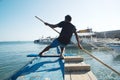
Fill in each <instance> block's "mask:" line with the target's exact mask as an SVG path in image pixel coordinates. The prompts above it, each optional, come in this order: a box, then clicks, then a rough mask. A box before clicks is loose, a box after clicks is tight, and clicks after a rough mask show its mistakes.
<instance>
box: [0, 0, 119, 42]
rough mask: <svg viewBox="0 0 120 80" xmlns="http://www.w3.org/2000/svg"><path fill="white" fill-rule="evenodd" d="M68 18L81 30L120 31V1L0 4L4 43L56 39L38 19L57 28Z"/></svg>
mask: <svg viewBox="0 0 120 80" xmlns="http://www.w3.org/2000/svg"><path fill="white" fill-rule="evenodd" d="M68 14H69V15H71V17H72V22H71V23H73V24H74V25H75V26H76V28H77V30H81V29H86V28H92V30H93V31H95V32H101V31H109V30H120V22H119V21H120V0H0V41H34V40H36V39H39V38H41V37H48V36H51V37H56V36H58V34H57V33H56V32H55V31H53V30H52V29H51V28H49V27H48V26H46V25H44V24H43V23H42V22H40V21H39V20H38V19H36V18H35V16H38V17H40V18H41V19H43V20H44V21H45V22H48V23H51V24H56V23H59V22H60V21H63V20H64V17H65V16H66V15H68ZM56 29H57V30H58V31H60V30H61V29H59V28H56Z"/></svg>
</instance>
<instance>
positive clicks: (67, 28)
mask: <svg viewBox="0 0 120 80" xmlns="http://www.w3.org/2000/svg"><path fill="white" fill-rule="evenodd" d="M71 19H72V18H71V16H70V15H66V16H65V20H64V21H61V22H60V23H58V24H49V23H46V22H45V25H47V26H49V27H51V28H56V27H60V28H62V30H61V33H60V35H59V37H58V38H56V39H55V40H54V41H53V42H52V43H51V44H50V45H48V46H47V47H46V48H45V49H44V50H43V51H42V52H40V53H39V56H41V55H42V54H43V53H44V52H45V51H48V50H49V49H50V48H54V47H58V46H60V49H61V54H60V57H61V58H63V51H64V48H65V47H66V46H67V44H69V43H70V39H71V37H72V34H73V33H75V36H76V40H77V43H78V47H80V48H81V49H82V47H81V45H80V42H79V38H78V35H77V33H76V28H75V26H74V25H73V24H72V23H71Z"/></svg>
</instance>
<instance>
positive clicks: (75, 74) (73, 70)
mask: <svg viewBox="0 0 120 80" xmlns="http://www.w3.org/2000/svg"><path fill="white" fill-rule="evenodd" d="M64 67H65V69H64V77H65V79H64V80H97V78H96V77H95V75H94V74H93V73H92V71H91V70H90V65H89V64H85V63H84V62H83V58H82V57H80V56H71V57H70V56H69V57H65V64H64Z"/></svg>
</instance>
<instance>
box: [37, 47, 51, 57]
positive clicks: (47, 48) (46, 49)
mask: <svg viewBox="0 0 120 80" xmlns="http://www.w3.org/2000/svg"><path fill="white" fill-rule="evenodd" d="M49 49H50V46H47V47H46V48H45V49H43V51H42V52H40V53H39V56H41V55H42V54H43V53H44V52H45V51H48V50H49Z"/></svg>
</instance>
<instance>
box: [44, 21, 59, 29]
mask: <svg viewBox="0 0 120 80" xmlns="http://www.w3.org/2000/svg"><path fill="white" fill-rule="evenodd" d="M44 24H45V25H47V26H49V27H51V28H56V27H58V26H57V24H49V23H46V22H45V23H44Z"/></svg>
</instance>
